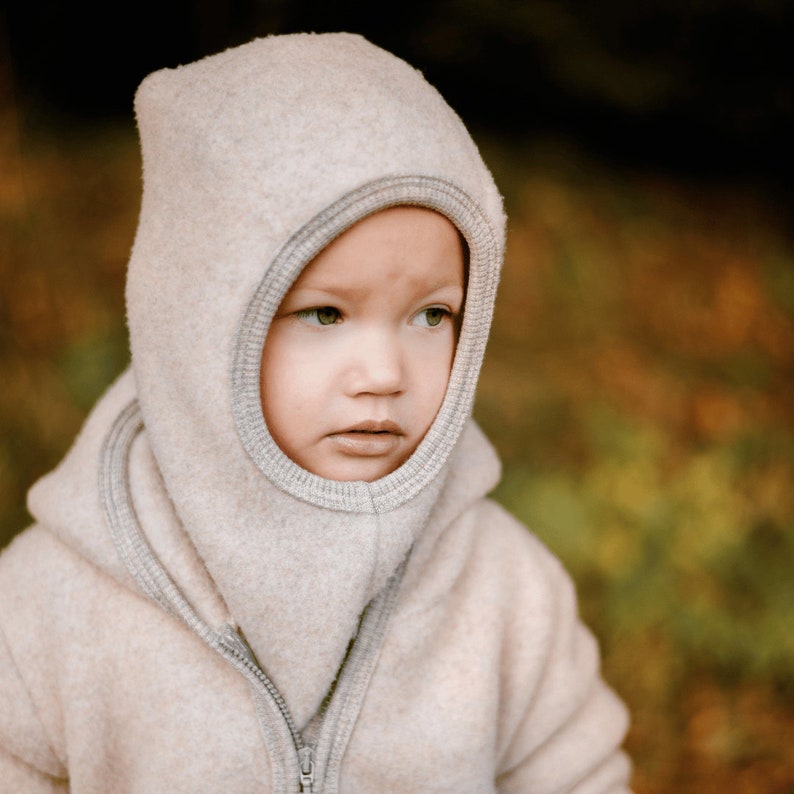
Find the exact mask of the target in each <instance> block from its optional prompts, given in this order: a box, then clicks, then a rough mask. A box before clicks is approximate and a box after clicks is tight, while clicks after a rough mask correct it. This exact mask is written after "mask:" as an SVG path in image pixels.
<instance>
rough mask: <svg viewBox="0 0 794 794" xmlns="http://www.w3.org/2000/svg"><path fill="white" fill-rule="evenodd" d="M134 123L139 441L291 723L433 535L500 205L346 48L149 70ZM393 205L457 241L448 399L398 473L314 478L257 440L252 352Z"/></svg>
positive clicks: (300, 46)
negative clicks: (458, 308) (285, 300)
mask: <svg viewBox="0 0 794 794" xmlns="http://www.w3.org/2000/svg"><path fill="white" fill-rule="evenodd" d="M136 113H137V119H138V125H139V129H140V135H141V142H142V149H143V165H144V191H143V202H142V208H141V217H140V224H139V228H138V232H137V235H136V239H135V244H134V248H133V253H132V257H131V261H130V268H129V278H128V286H127V306H128V320H129V328H130V338H131V348H132V370H133V373H134V378H135V384H136V392H137V397H138V401H139V403H140V412H141V415H142V420H143V424H144V427H145V431H146V434H147V437H148V440H149V444H150V445H151V450H152V453H153V456H154V460H155V461H156V465H157V467H158V470H159V475H160V476H161V477H162V482H163V486H164V489H165V491H166V492H167V494H168V498H169V500H170V504H171V505H172V509H173V513H174V515H175V517H176V519H177V520H178V521H179V523H180V524H181V525H182V527H184V529H185V531H186V533H187V535H188V536H189V538H190V540H191V541H192V543H193V544H194V545H195V548H196V549H197V551H198V553H199V555H200V557H201V558H202V560H203V562H204V564H205V565H206V569H207V571H208V572H209V575H210V576H211V578H212V580H213V581H214V583H215V585H216V587H217V588H218V591H219V593H220V596H221V597H222V599H223V600H224V602H225V604H226V606H227V607H228V610H229V612H230V614H231V615H232V616H233V618H234V620H235V621H236V622H237V623H238V624H239V627H240V629H241V630H242V632H243V634H244V635H245V637H246V638H247V640H248V643H249V644H250V646H251V648H252V649H253V651H254V653H255V654H256V656H257V658H258V660H259V662H260V664H261V666H262V667H263V669H264V670H265V671H266V672H267V674H268V676H270V678H271V679H272V681H273V682H274V683H275V685H276V686H277V687H278V689H279V690H280V692H281V693H282V694H283V696H284V698H285V700H286V701H287V704H288V705H289V708H290V709H291V711H292V713H293V714H294V716H295V719H296V723H297V724H298V725H299V726H302V725H305V724H306V723H307V722H308V721H309V720H310V719H311V717H312V716H313V715H314V714H315V712H316V711H317V709H318V707H319V706H320V704H321V702H322V700H323V697H324V696H325V695H326V693H327V692H328V689H329V687H330V685H331V683H332V682H333V680H334V677H335V675H336V673H337V670H338V668H339V665H340V663H341V661H342V659H343V658H344V655H345V651H346V648H347V646H348V643H349V641H350V639H351V637H352V636H354V634H355V632H356V627H357V625H358V621H359V617H360V615H361V612H362V610H363V609H364V608H365V606H366V605H367V603H368V602H369V601H370V600H371V599H372V598H373V597H374V596H375V595H376V594H377V593H378V592H379V591H380V590H381V589H382V588H383V586H384V584H385V582H386V581H387V580H388V578H389V577H390V576H391V575H392V574H393V572H394V571H395V569H396V568H397V567H398V566H399V565H400V563H401V562H402V561H403V560H404V559H405V557H406V555H407V554H408V552H409V550H410V548H411V546H412V544H413V543H414V541H415V540H416V538H417V536H418V534H419V533H420V532H421V531H422V528H423V527H424V526H425V524H426V522H427V520H428V516H429V515H430V514H431V511H432V509H433V505H434V502H435V500H436V497H437V495H438V493H439V490H440V488H441V487H442V484H443V481H444V475H445V467H446V466H447V464H448V461H449V458H450V455H451V453H452V451H453V449H454V447H455V445H456V444H457V443H458V440H459V438H460V437H461V434H462V433H463V432H464V427H465V425H466V423H467V421H468V420H469V418H470V414H471V408H472V402H473V397H474V389H475V385H476V381H477V374H478V371H479V367H480V364H481V361H482V356H483V352H484V348H485V343H486V339H487V334H488V328H489V325H490V320H491V314H492V310H493V300H494V294H495V290H496V283H497V280H498V271H499V266H500V263H501V258H502V250H503V235H504V217H503V212H502V203H501V198H500V196H499V194H498V192H497V190H496V188H495V186H494V183H493V180H492V178H491V175H490V173H489V172H488V170H487V168H486V167H485V165H484V164H483V162H482V160H481V158H480V155H479V153H478V151H477V149H476V147H475V145H474V143H473V142H472V140H471V138H470V136H469V134H468V133H467V131H466V129H465V127H464V125H463V124H462V123H461V121H460V119H459V118H458V117H457V116H456V115H455V113H454V112H453V111H452V110H451V109H450V108H449V106H448V105H447V104H446V103H445V102H444V100H443V99H442V98H441V96H440V95H439V94H438V92H437V91H436V90H435V89H434V88H432V87H431V86H430V85H429V84H428V83H427V82H426V81H425V80H424V78H423V77H422V75H421V74H420V73H419V72H417V71H416V70H414V69H413V68H411V67H410V66H408V65H407V64H406V63H404V62H403V61H401V60H399V59H398V58H396V57H394V56H393V55H391V54H389V53H387V52H385V51H383V50H381V49H379V48H377V47H375V46H373V45H372V44H370V43H368V42H367V41H365V40H364V39H362V38H361V37H359V36H356V35H349V34H323V35H314V34H298V35H290V36H274V37H269V38H264V39H258V40H255V41H252V42H250V43H248V44H246V45H243V46H241V47H237V48H234V49H230V50H227V51H225V52H222V53H220V54H218V55H214V56H211V57H208V58H205V59H203V60H201V61H198V62H196V63H193V64H189V65H187V66H183V67H180V68H177V69H173V70H171V69H169V70H163V71H159V72H156V73H154V74H152V75H150V76H149V77H148V78H146V80H145V81H144V82H143V83H142V84H141V87H140V88H139V90H138V93H137V96H136ZM400 204H409V205H416V206H423V207H428V208H431V209H434V210H436V211H438V212H441V213H443V214H444V215H446V216H447V217H448V218H449V219H450V220H451V221H452V222H453V223H454V224H455V225H456V226H457V228H458V229H459V230H460V231H461V233H462V234H463V235H464V237H465V238H466V241H467V244H468V248H469V252H470V262H469V279H468V290H467V299H466V306H465V314H464V321H463V325H462V328H461V332H460V339H459V343H458V349H457V353H456V357H455V362H454V365H453V370H452V374H451V377H450V382H449V386H448V389H447V393H446V397H445V400H444V403H443V405H442V407H441V410H440V411H439V414H438V416H437V417H436V420H435V422H434V423H433V425H432V426H431V428H430V430H429V431H428V433H427V435H426V437H425V439H424V440H423V441H422V442H421V444H420V445H419V447H418V448H417V450H416V451H415V452H414V454H413V455H412V456H411V457H410V458H409V459H408V460H407V461H406V462H405V463H404V464H403V465H402V466H401V467H400V468H398V469H397V470H396V471H394V472H392V473H391V474H389V475H387V476H386V477H383V478H382V479H380V480H377V481H375V482H373V483H363V482H336V481H330V480H325V479H323V478H321V477H318V476H316V475H313V474H310V473H309V472H307V471H305V470H303V469H301V468H300V467H299V466H298V465H297V464H295V463H294V462H292V461H291V460H290V459H289V458H287V457H286V456H285V455H284V454H283V453H282V452H281V450H280V449H279V448H278V446H276V444H275V443H274V441H273V439H272V438H271V436H270V434H269V433H268V431H267V428H266V426H265V423H264V419H263V417H262V410H261V405H260V402H259V399H260V398H259V371H260V360H261V353H262V348H263V345H264V341H265V338H266V335H267V330H268V326H269V323H270V320H271V318H272V316H273V314H274V312H275V310H276V308H277V307H278V305H279V303H280V302H281V299H282V297H283V296H284V294H285V293H286V292H287V290H288V289H289V287H290V285H291V283H292V282H293V281H294V280H295V278H296V277H297V276H298V274H299V273H300V272H301V269H302V268H303V267H304V266H305V265H306V263H307V262H309V261H310V260H311V259H312V258H313V257H314V256H315V255H316V254H317V253H318V251H320V250H321V249H322V248H323V247H324V246H325V245H327V244H328V242H330V241H331V240H333V239H334V238H335V237H337V236H338V235H339V234H341V232H343V231H344V230H345V229H347V228H349V227H350V226H351V225H352V224H354V223H355V222H356V221H357V220H360V219H361V218H363V217H366V216H367V215H369V214H371V213H373V212H377V211H378V210H380V209H383V208H386V207H389V206H394V205H400ZM133 475H134V471H133ZM143 530H144V531H145V530H146V527H145V526H144V527H143Z"/></svg>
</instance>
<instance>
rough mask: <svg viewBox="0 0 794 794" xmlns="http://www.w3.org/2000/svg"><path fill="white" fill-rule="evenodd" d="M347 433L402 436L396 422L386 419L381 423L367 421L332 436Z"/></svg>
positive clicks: (371, 420) (372, 420)
mask: <svg viewBox="0 0 794 794" xmlns="http://www.w3.org/2000/svg"><path fill="white" fill-rule="evenodd" d="M348 433H362V434H366V435H384V434H387V433H388V434H391V435H395V436H401V435H403V431H402V428H401V427H400V426H399V425H398V424H397V423H396V422H392V421H390V420H388V419H384V420H381V421H376V420H374V419H367V420H365V421H364V422H359V423H358V424H355V425H353V426H352V427H348V428H347V429H345V430H342V431H340V432H339V433H334V435H347V434H348Z"/></svg>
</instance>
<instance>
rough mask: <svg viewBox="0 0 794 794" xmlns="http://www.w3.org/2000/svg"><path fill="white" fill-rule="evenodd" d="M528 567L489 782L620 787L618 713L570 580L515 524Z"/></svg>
mask: <svg viewBox="0 0 794 794" xmlns="http://www.w3.org/2000/svg"><path fill="white" fill-rule="evenodd" d="M522 531H523V532H524V533H525V537H527V538H528V539H529V544H530V554H529V555H528V556H529V557H530V558H531V559H532V563H531V566H529V567H527V568H526V569H525V570H522V571H521V577H520V582H519V585H518V586H517V590H516V591H515V592H513V598H515V599H516V600H517V601H518V602H519V603H518V604H515V603H514V605H513V606H514V608H513V609H512V610H511V612H512V614H513V615H514V617H513V619H512V620H511V621H510V623H509V626H510V628H509V631H508V634H507V639H506V648H507V649H508V650H507V653H508V655H509V656H510V664H509V665H508V669H509V670H510V674H509V676H508V678H507V680H506V681H505V682H504V684H503V687H504V690H505V691H503V693H502V697H503V702H505V703H507V704H509V705H505V711H504V714H505V717H506V719H505V720H504V721H503V730H502V736H501V741H500V742H499V745H500V754H499V759H498V761H499V767H498V768H499V774H498V777H497V781H496V783H497V788H498V790H499V792H502V794H513V793H515V794H518V793H519V792H521V793H522V794H525V793H526V792H538V793H540V792H549V793H551V792H555V793H559V794H562V792H567V793H568V794H626V792H629V777H630V772H631V768H630V763H629V760H628V758H627V756H626V755H625V753H623V751H622V750H621V749H620V746H621V743H622V741H623V738H624V736H625V733H626V729H627V726H628V717H627V712H626V709H625V707H624V706H623V704H622V703H621V701H620V700H619V699H618V698H617V696H616V695H615V694H614V693H613V692H612V691H611V690H610V689H609V688H608V687H607V686H606V684H605V683H604V681H603V679H602V678H601V675H600V670H599V666H600V661H599V651H598V647H597V644H596V641H595V639H594V637H593V636H592V634H591V633H590V632H589V631H588V630H587V629H586V628H585V627H584V625H583V624H582V623H581V621H580V620H579V617H578V610H577V603H576V594H575V591H574V586H573V583H572V581H571V579H570V577H569V576H568V574H567V573H566V572H565V571H564V569H563V567H562V565H561V564H560V563H559V561H558V560H557V559H556V558H555V557H554V556H553V555H552V554H551V553H550V552H548V551H547V550H546V548H545V547H543V546H542V544H540V542H539V541H537V539H535V538H534V536H531V535H530V534H529V533H528V532H527V530H526V529H525V528H523V527H522Z"/></svg>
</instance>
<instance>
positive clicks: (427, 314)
mask: <svg viewBox="0 0 794 794" xmlns="http://www.w3.org/2000/svg"><path fill="white" fill-rule="evenodd" d="M448 315H449V312H448V311H447V310H446V309H442V308H441V307H440V306H430V307H429V308H427V309H422V311H421V312H419V314H417V315H416V318H417V320H418V324H419V325H424V326H425V327H426V328H435V327H436V326H438V325H440V324H441V321H442V320H443V319H444V318H445V317H447V316H448Z"/></svg>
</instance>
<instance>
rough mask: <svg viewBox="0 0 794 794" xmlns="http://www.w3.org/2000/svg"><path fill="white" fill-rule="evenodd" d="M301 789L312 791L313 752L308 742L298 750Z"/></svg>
mask: <svg viewBox="0 0 794 794" xmlns="http://www.w3.org/2000/svg"><path fill="white" fill-rule="evenodd" d="M298 764H299V765H300V784H301V791H309V792H311V791H314V753H313V751H312V748H311V747H309V745H308V744H304V745H303V747H301V748H300V749H299V750H298Z"/></svg>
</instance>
